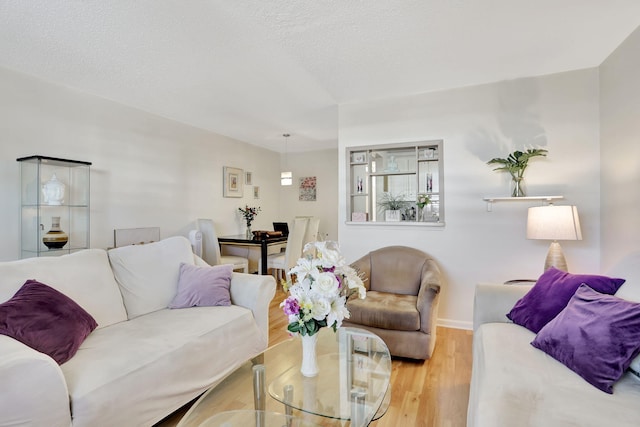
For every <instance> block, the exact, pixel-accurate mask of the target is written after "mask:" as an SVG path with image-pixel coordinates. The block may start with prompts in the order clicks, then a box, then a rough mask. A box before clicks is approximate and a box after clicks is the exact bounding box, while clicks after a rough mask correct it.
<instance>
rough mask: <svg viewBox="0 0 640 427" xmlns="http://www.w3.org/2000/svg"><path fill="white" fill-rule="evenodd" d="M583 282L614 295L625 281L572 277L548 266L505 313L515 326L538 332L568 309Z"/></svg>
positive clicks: (578, 275) (588, 275)
mask: <svg viewBox="0 0 640 427" xmlns="http://www.w3.org/2000/svg"><path fill="white" fill-rule="evenodd" d="M582 283H586V284H588V285H589V286H590V287H591V288H593V289H595V290H596V291H598V292H601V293H604V294H610V295H612V294H614V293H616V291H617V290H618V288H619V287H620V286H622V284H623V283H624V279H616V278H610V277H606V276H597V275H591V274H571V273H567V272H566V271H561V270H558V269H556V268H555V267H551V268H550V269H549V270H547V271H545V272H544V273H543V274H542V275H541V276H540V278H539V279H538V281H537V282H536V284H535V285H534V286H533V288H531V290H530V291H529V292H528V293H527V294H526V295H525V296H524V297H523V298H521V299H520V300H519V301H518V302H517V303H516V304H515V305H514V306H513V308H512V309H511V311H510V312H509V313H508V314H507V317H508V318H509V319H510V320H512V321H513V322H514V323H516V324H518V325H521V326H524V327H525V328H527V329H529V330H530V331H533V332H536V333H537V332H538V331H540V329H542V327H543V326H544V325H546V324H547V323H549V321H550V320H551V319H553V318H554V317H556V316H557V315H558V313H560V312H561V311H562V309H564V308H565V307H566V306H567V303H568V302H569V300H570V299H571V297H572V296H573V294H574V293H575V292H576V290H577V289H578V287H579V286H580V285H581V284H582Z"/></svg>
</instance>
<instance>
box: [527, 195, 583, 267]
mask: <svg viewBox="0 0 640 427" xmlns="http://www.w3.org/2000/svg"><path fill="white" fill-rule="evenodd" d="M527 239H536V240H553V242H551V245H550V246H549V252H548V253H547V258H546V259H545V262H544V271H547V270H548V269H549V268H551V267H555V268H557V269H558V270H563V271H568V270H567V261H566V260H565V258H564V254H563V253H562V248H561V247H560V243H558V240H582V232H581V231H580V219H579V218H578V209H577V208H576V207H575V206H554V205H548V206H538V207H534V208H529V214H528V217H527Z"/></svg>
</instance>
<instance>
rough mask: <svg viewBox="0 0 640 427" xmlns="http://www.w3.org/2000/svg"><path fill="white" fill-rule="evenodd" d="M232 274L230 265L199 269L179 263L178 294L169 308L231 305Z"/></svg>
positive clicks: (195, 266)
mask: <svg viewBox="0 0 640 427" xmlns="http://www.w3.org/2000/svg"><path fill="white" fill-rule="evenodd" d="M232 274H233V265H231V264H225V265H215V266H213V267H199V266H197V265H188V264H185V263H181V264H180V276H179V277H178V293H177V294H176V296H175V298H173V301H171V303H169V308H187V307H206V306H215V305H225V306H226V305H231V295H230V294H229V288H230V287H231V275H232Z"/></svg>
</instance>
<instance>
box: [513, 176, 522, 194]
mask: <svg viewBox="0 0 640 427" xmlns="http://www.w3.org/2000/svg"><path fill="white" fill-rule="evenodd" d="M511 183H512V186H513V191H512V192H511V197H525V194H524V182H523V179H522V177H518V176H516V177H513V179H512V181H511Z"/></svg>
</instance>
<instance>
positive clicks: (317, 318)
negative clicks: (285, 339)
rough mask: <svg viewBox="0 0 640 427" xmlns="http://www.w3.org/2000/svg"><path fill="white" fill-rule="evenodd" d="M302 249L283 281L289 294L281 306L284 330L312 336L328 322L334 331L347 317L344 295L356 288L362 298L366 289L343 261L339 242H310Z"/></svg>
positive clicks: (347, 295) (345, 297) (347, 311)
mask: <svg viewBox="0 0 640 427" xmlns="http://www.w3.org/2000/svg"><path fill="white" fill-rule="evenodd" d="M304 253H305V254H306V255H305V256H303V257H302V258H300V259H298V262H297V263H296V265H295V266H294V267H293V268H292V269H291V270H290V271H289V275H288V279H287V282H286V283H285V284H284V289H285V291H288V292H289V296H288V297H287V298H286V299H285V300H284V301H282V303H281V304H280V307H282V308H283V309H284V313H285V315H287V316H288V318H289V325H288V326H287V330H288V331H289V332H291V333H292V334H300V335H303V336H305V335H309V336H312V335H314V334H316V333H318V331H319V330H320V328H322V327H326V326H330V327H331V328H333V330H334V332H335V331H336V329H337V328H339V327H340V326H341V325H342V321H343V319H345V318H347V319H348V318H349V310H347V307H346V304H347V298H348V297H349V296H350V295H351V294H353V293H356V292H357V293H358V296H359V298H365V297H366V289H365V287H364V284H363V282H362V279H361V278H360V276H359V275H358V273H357V272H356V270H354V269H353V268H352V267H351V266H349V265H347V264H346V262H345V260H344V258H343V257H342V255H341V254H340V248H339V246H338V243H336V242H331V241H326V242H311V243H308V244H307V245H306V246H305V248H304Z"/></svg>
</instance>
